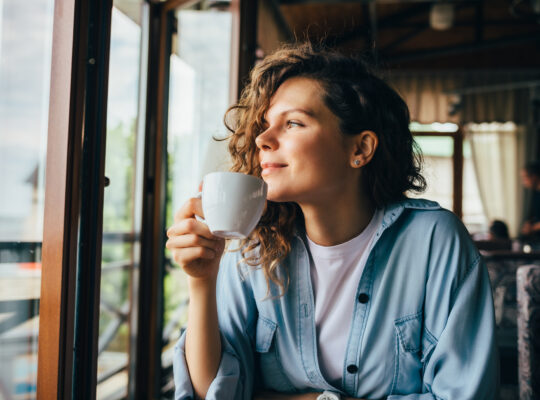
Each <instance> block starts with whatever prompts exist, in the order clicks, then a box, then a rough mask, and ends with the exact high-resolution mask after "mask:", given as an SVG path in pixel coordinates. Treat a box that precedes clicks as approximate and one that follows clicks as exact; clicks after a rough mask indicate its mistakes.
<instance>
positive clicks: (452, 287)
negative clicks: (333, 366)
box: [174, 199, 498, 400]
mask: <svg viewBox="0 0 540 400" xmlns="http://www.w3.org/2000/svg"><path fill="white" fill-rule="evenodd" d="M369 251H370V254H369V257H368V259H367V263H366V266H365V270H364V272H363V275H362V278H361V279H360V282H359V284H358V289H357V293H356V296H355V298H351V301H352V302H354V311H353V315H352V316H351V318H352V324H351V328H350V331H349V335H348V342H347V347H346V353H345V360H344V363H343V379H342V382H341V386H340V387H339V388H337V387H333V386H331V385H330V384H329V383H328V382H327V381H326V380H325V379H324V377H323V376H322V374H321V372H320V368H319V364H318V359H317V341H316V329H315V319H314V315H315V310H314V300H313V290H312V287H311V279H310V270H309V269H310V262H309V255H308V250H307V247H306V246H305V244H304V241H303V238H302V235H298V236H296V237H295V238H294V241H293V243H292V251H291V252H290V254H289V255H288V256H287V258H286V260H285V262H284V264H285V265H284V267H286V268H287V269H288V271H289V275H290V283H289V287H288V290H287V292H286V293H285V295H284V296H281V297H279V296H277V295H278V293H279V291H278V288H277V287H276V286H272V294H273V295H276V296H270V297H268V296H267V284H266V281H265V278H264V274H263V271H262V270H261V269H253V268H252V267H248V266H246V265H245V264H243V263H240V264H239V261H240V260H241V259H242V256H241V254H240V252H232V253H226V254H225V256H224V257H223V259H222V262H221V266H220V271H219V276H218V286H217V298H218V300H217V301H218V315H219V327H220V331H221V338H222V348H223V352H222V358H221V363H220V366H219V370H218V372H217V376H216V378H215V379H214V381H213V382H212V384H211V385H210V388H209V390H208V394H207V399H218V400H226V399H235V400H236V399H238V400H245V399H246V400H247V399H251V398H252V397H253V393H255V392H256V391H257V390H259V389H269V390H275V391H279V392H287V393H302V392H311V391H318V392H321V391H323V390H333V391H338V392H341V393H342V394H343V395H347V396H350V397H354V398H367V399H381V398H385V397H388V399H390V400H397V399H447V400H450V399H456V400H457V399H459V400H467V399H475V400H480V399H494V398H496V395H497V393H498V356H497V351H496V343H495V336H494V329H495V321H494V313H493V302H492V297H491V289H490V284H489V278H488V274H487V271H486V268H485V266H484V264H483V261H482V259H481V257H480V255H479V254H478V251H477V250H476V248H475V247H474V244H473V243H472V241H471V239H470V238H469V234H468V232H467V230H466V229H465V227H464V226H463V224H462V223H461V222H460V221H459V219H458V218H456V217H455V216H454V214H452V213H451V212H449V211H447V210H444V209H442V208H441V207H440V206H439V205H438V204H437V203H434V202H430V201H427V200H413V199H407V200H404V201H402V202H399V203H396V204H393V205H391V206H389V207H387V208H386V209H385V213H384V217H383V222H382V224H381V226H380V228H379V230H378V231H377V233H376V234H375V239H374V240H373V243H372V246H371V249H370V250H369ZM184 343H185V337H182V338H181V339H180V340H179V342H178V344H177V345H176V347H175V356H174V379H175V384H176V393H175V398H176V399H191V398H193V388H192V386H191V382H190V378H189V372H188V369H187V366H186V362H185V357H184Z"/></svg>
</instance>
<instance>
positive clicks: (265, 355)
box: [255, 316, 296, 393]
mask: <svg viewBox="0 0 540 400" xmlns="http://www.w3.org/2000/svg"><path fill="white" fill-rule="evenodd" d="M276 336H277V324H276V323H275V322H273V321H271V320H269V319H266V318H264V317H261V316H259V319H258V320H257V330H256V333H255V351H256V354H257V364H258V371H257V372H258V375H259V377H260V379H261V382H262V384H263V387H264V389H272V390H275V391H280V392H288V393H292V392H295V391H296V390H295V388H294V386H293V385H292V384H291V382H290V380H289V378H288V377H287V375H286V372H285V371H284V368H283V365H282V364H281V359H280V357H279V349H278V345H277V337H276Z"/></svg>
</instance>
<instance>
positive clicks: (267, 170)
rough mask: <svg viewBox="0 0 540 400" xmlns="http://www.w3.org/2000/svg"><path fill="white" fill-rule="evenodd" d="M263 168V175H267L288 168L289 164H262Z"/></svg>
mask: <svg viewBox="0 0 540 400" xmlns="http://www.w3.org/2000/svg"><path fill="white" fill-rule="evenodd" d="M261 167H262V175H266V174H269V173H271V172H273V171H277V170H280V169H282V168H285V167H287V164H282V163H269V162H264V163H261Z"/></svg>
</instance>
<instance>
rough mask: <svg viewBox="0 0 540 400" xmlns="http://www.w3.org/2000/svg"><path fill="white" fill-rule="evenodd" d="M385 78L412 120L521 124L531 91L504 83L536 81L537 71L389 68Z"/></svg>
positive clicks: (527, 113) (525, 119)
mask: <svg viewBox="0 0 540 400" xmlns="http://www.w3.org/2000/svg"><path fill="white" fill-rule="evenodd" d="M385 78H386V79H385V80H386V81H387V82H388V83H389V84H390V85H391V86H393V87H394V89H396V90H397V92H398V93H399V94H400V95H401V96H402V97H403V99H404V100H405V102H406V103H407V105H408V106H409V110H410V112H411V121H417V122H420V123H426V124H430V123H433V122H453V123H459V124H462V125H464V124H467V123H469V122H477V123H482V122H493V121H497V122H506V121H513V122H515V123H516V124H518V125H521V124H526V123H528V121H529V120H530V115H531V112H530V100H531V96H532V90H531V89H529V88H512V87H510V86H505V85H511V84H513V83H519V82H531V81H538V80H540V72H539V71H531V70H522V71H485V70H479V71H420V70H418V71H405V72H403V71H392V72H391V73H389V74H388V76H386V77H385ZM497 87H500V89H496V90H494V89H492V88H497ZM454 92H455V93H454Z"/></svg>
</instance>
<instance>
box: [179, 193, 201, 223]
mask: <svg viewBox="0 0 540 400" xmlns="http://www.w3.org/2000/svg"><path fill="white" fill-rule="evenodd" d="M195 215H198V216H199V217H202V218H204V214H203V210H202V202H201V199H200V198H199V197H192V198H191V199H189V200H188V201H186V202H185V203H184V205H183V206H182V207H180V209H179V210H178V211H177V212H176V214H174V222H180V221H181V220H183V219H186V218H194V217H195Z"/></svg>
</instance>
